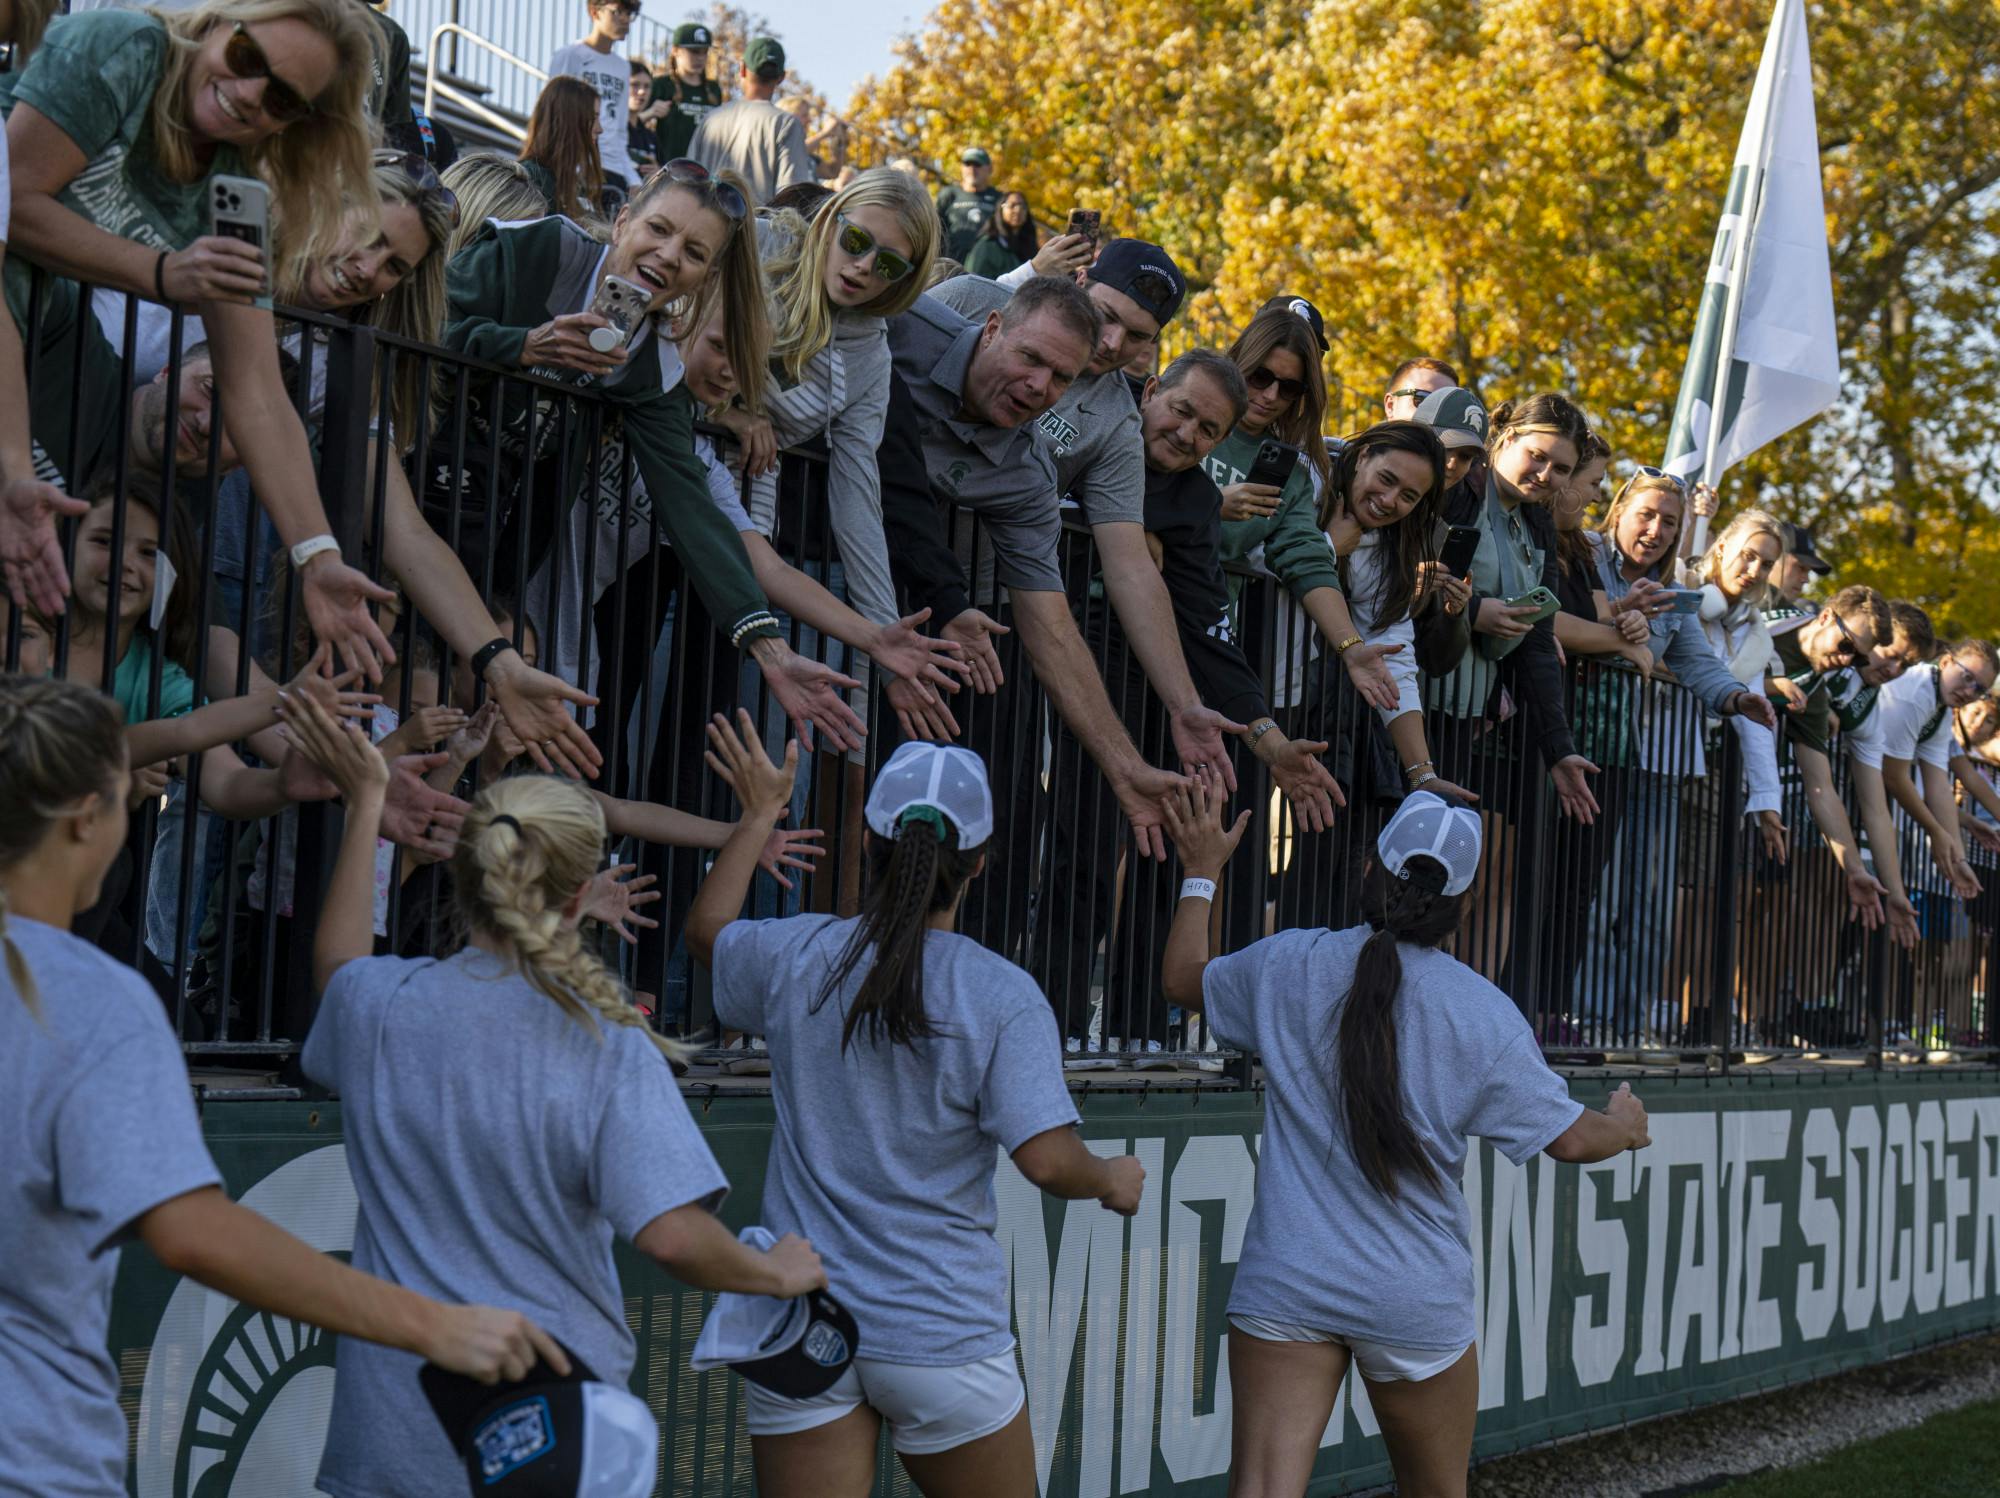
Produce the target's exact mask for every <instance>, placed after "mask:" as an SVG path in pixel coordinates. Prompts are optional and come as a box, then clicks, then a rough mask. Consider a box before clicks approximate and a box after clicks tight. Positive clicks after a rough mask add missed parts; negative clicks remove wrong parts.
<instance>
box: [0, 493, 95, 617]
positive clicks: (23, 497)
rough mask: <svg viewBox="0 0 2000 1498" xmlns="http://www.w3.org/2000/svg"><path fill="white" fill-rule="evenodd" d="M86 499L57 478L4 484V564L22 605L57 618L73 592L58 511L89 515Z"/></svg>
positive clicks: (0, 551)
mask: <svg viewBox="0 0 2000 1498" xmlns="http://www.w3.org/2000/svg"><path fill="white" fill-rule="evenodd" d="M89 513H90V505H89V502H88V501H86V500H81V499H71V498H70V497H69V496H68V495H67V494H65V493H63V492H62V490H60V489H58V488H57V487H56V486H55V485H54V484H45V483H43V482H42V481H41V480H40V479H31V478H19V479H15V480H13V481H12V482H10V483H9V484H8V485H7V486H6V487H5V488H4V489H0V568H4V569H5V573H6V579H7V594H8V596H9V597H11V598H12V599H13V600H14V602H15V604H16V605H17V606H19V607H21V608H32V609H36V610H39V611H40V612H41V613H43V614H46V615H48V616H49V617H50V618H52V619H53V618H54V617H55V616H56V615H57V614H60V613H61V612H62V611H63V600H64V599H65V598H67V597H69V569H68V568H67V567H66V566H65V565H64V563H63V550H62V541H61V539H60V538H59V537H58V536H57V535H56V516H58V515H68V516H71V517H72V518H75V517H79V516H83V515H88V514H89Z"/></svg>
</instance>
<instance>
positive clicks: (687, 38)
mask: <svg viewBox="0 0 2000 1498" xmlns="http://www.w3.org/2000/svg"><path fill="white" fill-rule="evenodd" d="M714 40H715V39H714V38H713V37H711V36H710V35H709V34H708V28H707V27H706V26H704V25H702V24H701V22H699V21H683V22H681V24H680V25H678V26H676V27H675V28H674V45H675V46H676V47H708V46H712V45H713V44H714Z"/></svg>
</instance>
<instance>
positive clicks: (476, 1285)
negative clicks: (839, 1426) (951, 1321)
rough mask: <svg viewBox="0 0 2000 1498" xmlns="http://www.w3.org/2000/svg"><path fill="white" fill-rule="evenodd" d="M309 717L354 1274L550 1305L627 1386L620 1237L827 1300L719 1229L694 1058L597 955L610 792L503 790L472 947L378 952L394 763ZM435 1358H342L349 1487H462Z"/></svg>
mask: <svg viewBox="0 0 2000 1498" xmlns="http://www.w3.org/2000/svg"><path fill="white" fill-rule="evenodd" d="M286 722H287V725H288V727H290V728H291V730H292V731H293V732H294V733H296V734H297V735H298V737H299V740H300V743H301V745H302V746H303V747H305V748H306V749H307V750H308V751H309V752H310V753H311V754H312V756H313V757H314V759H315V760H317V761H318V762H319V763H320V765H321V766H322V768H323V769H324V770H325V771H326V773H327V774H328V775H329V776H330V777H331V778H332V779H333V781H334V782H335V783H336V784H337V785H338V786H339V788H340V791H341V794H342V796H343V798H344V799H345V802H346V809H347V819H346V827H345V830H344V832H343V835H342V840H341V845H340V854H339V857H338V859H337V860H336V862H335V865H334V871H333V878H332V882H331V885H330V888H329V890H328V893H327V898H326V904H325V908H324V909H323V910H322V911H321V913H320V919H319V930H318V934H317V936H316V938H315V940H314V945H313V977H314V981H315V983H316V985H317V986H318V987H319V988H320V989H321V990H322V993H323V999H322V1002H321V1007H320V1011H319V1013H318V1015H317V1017H316V1018H315V1020H314V1022H313V1028H312V1033H311V1035H310V1036H309V1037H308V1038H307V1041H306V1047H305V1053H304V1056H303V1058H302V1059H303V1063H304V1066H305V1070H306V1074H307V1075H308V1076H310V1077H311V1078H312V1079H313V1080H314V1081H316V1082H319V1083H320V1084H322V1085H324V1086H327V1087H330V1088H333V1089H335V1090H336V1091H338V1092H339V1093H340V1096H341V1101H342V1109H343V1112H342V1122H343V1125H344V1127H345V1129H346V1134H347V1152H348V1164H349V1166H350V1168H351V1169H352V1171H353V1174H354V1186H355V1192H356V1195H357V1196H358V1198H359V1200H360V1217H359V1220H358V1221H357V1222H356V1224H355V1234H354V1263H355V1265H356V1266H357V1267H358V1268H361V1269H366V1270H369V1271H371V1272H376V1273H380V1274H381V1275H382V1276H383V1278H385V1279H387V1280H389V1281H391V1282H392V1283H395V1284H399V1285H406V1286H410V1287H412V1288H418V1287H421V1288H423V1289H425V1290H426V1291H427V1293H431V1294H435V1295H439V1296H443V1297H448V1298H450V1299H453V1300H460V1299H468V1298H470V1299H484V1298H489V1297H490V1298H492V1299H496V1300H500V1301H504V1302H506V1303H509V1304H514V1305H521V1306H527V1307H532V1308H533V1309H534V1311H535V1313H536V1314H537V1315H539V1316H540V1317H541V1318H542V1319H543V1320H544V1321H545V1322H546V1323H547V1325H548V1326H549V1327H550V1329H551V1330H552V1332H553V1333H554V1335H555V1336H556V1337H557V1338H559V1339H560V1340H561V1342H562V1343H563V1344H564V1345H565V1346H566V1347H568V1348H570V1349H572V1350H573V1351H574V1352H575V1353H576V1355H577V1356H578V1357H579V1358H581V1359H582V1360H583V1362H584V1363H585V1364H586V1365H588V1367H589V1368H590V1369H591V1371H592V1372H594V1373H595V1374H596V1375H597V1376H598V1377H599V1378H602V1379H604V1380H605V1381H606V1382H608V1383H610V1384H612V1385H614V1386H623V1385H624V1383H625V1382H626V1380H627V1379H628V1378H629V1377H630V1375H631V1371H632V1363H633V1358H634V1354H635V1350H636V1343H635V1340H634V1338H633V1335H632V1332H631V1330H630V1328H629V1327H628V1326H627V1324H626V1320H625V1299H624V1294H623V1292H622V1291H621V1290H620V1288H619V1281H618V1274H617V1270H616V1267H615V1265H614V1264H613V1261H612V1252H611V1248H612V1240H613V1238H614V1237H620V1238H623V1239H625V1240H626V1241H627V1242H629V1243H631V1244H632V1245H633V1246H634V1247H635V1248H637V1249H638V1250H639V1252H641V1253H643V1254H645V1255H647V1256H648V1257H650V1258H653V1259H655V1260H657V1261H658V1262H659V1263H661V1264H663V1265H664V1266H666V1267H667V1268H668V1269H670V1270H671V1271H673V1272H674V1273H675V1274H676V1275H677V1276H679V1277H680V1278H681V1279H682V1280H683V1281H685V1282H686V1283H688V1284H690V1285H693V1286H695V1287H697V1288H701V1289H709V1290H738V1291H743V1292H747V1293H752V1294H763V1295H775V1296H785V1297H789V1296H794V1295H801V1294H804V1293H805V1292H806V1291H808V1290H812V1289H815V1288H819V1287H822V1286H824V1285H825V1283H826V1276H825V1274H824V1273H822V1272H821V1269H820V1263H819V1257H818V1255H816V1254H815V1253H814V1252H813V1251H812V1249H811V1247H810V1246H809V1245H807V1244H806V1243H805V1242H803V1241H801V1240H800V1239H798V1238H796V1237H787V1238H785V1239H784V1240H782V1241H781V1242H780V1243H779V1244H778V1245H777V1246H776V1247H775V1248H773V1249H772V1250H771V1251H770V1252H769V1253H768V1254H765V1253H760V1252H757V1251H756V1250H754V1249H751V1248H748V1247H746V1246H744V1245H743V1244H741V1243H739V1242H738V1241H737V1239H736V1238H735V1237H734V1236H733V1235H732V1234H731V1233H730V1232H729V1230H728V1229H727V1228H725V1227H723V1226H722V1224H721V1223H720V1222H718V1221H717V1220H716V1219H715V1217H714V1215H713V1212H714V1208H715V1207H716V1206H717V1205H718V1204H719V1203H720V1201H721V1200H722V1197H723V1195H724V1193H725V1192H726V1191H727V1190H728V1182H727V1181H726V1180H725V1179H724V1178H723V1175H722V1172H721V1170H720V1169H719V1168H718V1167H717V1166H716V1163H715V1159H714V1157H713V1156H712V1155H711V1154H710V1153H709V1150H708V1145H707V1143H706V1142H705V1141H704V1140H703V1139H702V1137H701V1134H700V1131H699V1130H697V1129H696V1127H695V1125H694V1120H693V1119H692V1118H691V1117H690V1116H689V1114H688V1110H687V1105H686V1103H685V1102H683V1101H682V1099H681V1095H680V1091H679V1089H678V1088H677V1087H675V1085H674V1079H673V1073H672V1071H671V1070H670V1069H669V1067H668V1064H667V1063H668V1059H669V1056H670V1054H671V1052H672V1047H671V1046H670V1045H669V1044H668V1043H667V1042H666V1041H664V1040H662V1039H660V1038H659V1037H658V1036H656V1035H654V1034H653V1033H652V1032H651V1031H650V1030H649V1029H648V1028H647V1026H646V1022H645V1019H644V1017H643V1016H641V1015H640V1014H639V1012H638V1011H637V1010H636V1009H634V1008H633V1007H632V1005H631V1003H630V1001H629V999H628V998H627V996H626V994H625V991H624V989H623V987H622V986H621V985H620V984H619V982H618V980H617V979H616V978H615V977H614V976H613V975H612V974H611V973H610V972H609V971H607V970H606V969H605V967H604V965H603V964H602V963H601V962H599V961H598V960H597V958H596V957H595V956H593V955H592V954H591V953H590V952H589V951H588V950H587V949H586V947H585V945H584V943H583V940H582V938H581V936H580V934H579V931H578V926H579V924H580V922H581V921H583V920H584V919H587V918H588V917H590V915H591V914H592V909H591V907H590V905H589V904H588V903H587V896H588V894H589V892H590V890H591V888H592V886H593V883H594V881H595V876H596V874H597V871H598V865H599V863H600V862H601V859H602V855H603V848H604V831H605V829H604V818H603V815H602V814H601V813H600V812H599V810H598V808H597V805H596V803H595V802H594V801H592V800H591V798H590V795H589V793H588V792H586V791H585V790H584V789H582V788H581V787H580V786H577V785H575V784H573V783H571V782H569V781H566V780H562V779H559V778H556V777H553V776H546V775H521V776H511V777H509V778H507V779H504V780H502V781H500V782H499V783H497V784H496V785H493V786H490V787H488V788H487V789H486V790H484V791H483V792H481V793H480V797H479V800H478V802H477V803H476V805H475V806H474V807H473V810H472V813H471V815H470V816H468V817H467V818H466V820H465V825H464V828H463V831H462V833H461V835H460V838H459V842H458V849H457V852H456V853H454V854H453V856H452V869H451V872H452V883H453V886H454V890H455V898H456V902H457V910H458V915H459V918H460V919H461V920H462V921H463V923H464V927H465V930H466V932H467V934H468V944H467V945H466V947H465V949H464V950H463V951H461V952H460V953H458V955H457V956H455V957H451V958H448V959H446V960H444V961H435V960H432V959H429V958H425V959H419V960H409V959H404V958H399V957H371V956H370V955H369V954H370V953H371V952H372V950H373V944H374V937H373V933H372V931H371V930H370V925H371V922H370V918H369V917H370V910H371V907H372V905H373V903H374V882H375V881H374V865H375V838H376V831H377V826H378V824H379V821H380V818H381V811H382V797H383V787H384V785H385V784H386V782H387V780H388V777H389V769H388V765H387V764H386V763H385V762H384V760H383V758H382V756H381V754H380V753H379V752H378V751H377V750H376V749H375V747H374V746H373V745H371V744H370V743H369V742H368V738H367V735H366V734H365V733H363V732H362V731H361V730H360V729H358V728H355V727H352V726H350V727H347V728H344V729H343V728H340V727H338V726H336V724H335V723H334V720H333V719H332V718H331V717H329V716H328V715H327V714H326V713H325V712H324V710H323V709H321V708H320V707H319V705H318V704H317V703H315V702H312V701H310V700H304V701H301V702H300V703H298V704H297V707H296V710H292V709H288V711H287V715H286ZM640 1141H643V1147H641V1145H640V1143H639V1142H640ZM419 1365H420V1360H419V1359H417V1358H415V1357H410V1356H408V1355H405V1354H403V1353H399V1352H396V1351H393V1350H390V1349H384V1348H378V1347H372V1346H369V1345H367V1344H365V1343H360V1342H349V1341H345V1340H343V1341H342V1342H341V1344H340V1350H339V1354H338V1364H337V1369H336V1373H337V1377H336V1378H335V1381H334V1396H333V1412H332V1417H331V1421H330V1423H329V1425H328V1429H327V1443H326V1452H325V1455H324V1457H323V1458H322V1460H321V1464H320V1473H319V1484H320V1486H321V1487H322V1488H323V1489H325V1490H326V1491H327V1492H329V1493H333V1494H336V1495H340V1498H362V1495H372V1494H377V1493H383V1492H397V1493H408V1494H418V1493H421V1494H433V1493H436V1494H444V1493H456V1492H458V1491H460V1490H461V1489H463V1488H464V1486H465V1460H464V1457H463V1456H462V1455H461V1454H460V1453H458V1452H457V1451H456V1450H454V1449H453V1447H452V1444H451V1442H450V1441H448V1440H447V1439H446V1438H445V1434H444V1431H443V1430H442V1428H441V1427H440V1426H439V1425H438V1422H437V1421H436V1419H434V1418H433V1417H432V1415H431V1413H430V1410H429V1408H428V1406H427V1405H426V1403H425V1400H424V1397H423V1394H422V1392H421V1390H420V1388H419V1386H418V1383H417V1370H418V1367H419Z"/></svg>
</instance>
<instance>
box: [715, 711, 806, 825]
mask: <svg viewBox="0 0 2000 1498" xmlns="http://www.w3.org/2000/svg"><path fill="white" fill-rule="evenodd" d="M704 757H705V758H706V759H707V760H708V767H709V768H710V769H711V770H713V771H715V773H716V774H717V775H720V776H721V777H722V778H723V779H724V780H725V781H727V782H728V783H729V788H730V789H731V790H732V791H734V792H736V799H737V800H738V801H739V802H741V803H742V805H743V815H744V816H745V817H768V818H770V819H771V820H772V821H774V822H775V821H777V820H778V819H779V818H780V817H781V816H783V814H784V813H785V812H787V811H789V810H790V809H791V805H792V781H793V779H794V777H795V776H796V775H797V774H798V768H799V741H798V740H797V739H792V740H790V741H788V742H787V743H786V745H785V763H784V764H783V766H778V765H774V764H772V763H771V756H770V755H768V754H766V753H765V752H764V741H763V739H762V738H760V737H759V736H758V734H757V723H756V720H755V719H753V718H752V717H751V716H750V713H749V711H748V709H746V708H740V707H739V708H738V709H736V721H735V723H733V724H732V723H731V722H730V721H729V720H728V719H727V718H725V717H723V716H722V714H721V713H717V714H716V715H715V716H714V717H713V718H711V719H710V720H709V724H708V750H707V753H706V755H705V756H704Z"/></svg>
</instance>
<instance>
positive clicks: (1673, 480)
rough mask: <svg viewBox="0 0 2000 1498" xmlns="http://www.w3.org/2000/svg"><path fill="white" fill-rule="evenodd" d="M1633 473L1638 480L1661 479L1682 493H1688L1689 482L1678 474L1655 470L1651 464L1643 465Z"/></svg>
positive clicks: (1661, 469) (1662, 469) (1660, 469)
mask: <svg viewBox="0 0 2000 1498" xmlns="http://www.w3.org/2000/svg"><path fill="white" fill-rule="evenodd" d="M1632 472H1633V474H1634V475H1635V476H1636V477H1638V478H1642V479H1660V480H1662V481H1663V482H1665V483H1669V484H1672V485H1673V486H1674V487H1675V488H1676V489H1678V490H1680V491H1681V493H1683V494H1685V493H1687V480H1686V479H1684V478H1682V477H1681V476H1680V475H1679V474H1678V473H1668V472H1667V470H1666V469H1664V468H1655V467H1654V466H1653V465H1652V464H1650V463H1641V464H1639V465H1638V466H1637V467H1635V468H1634V469H1633V470H1632Z"/></svg>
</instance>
